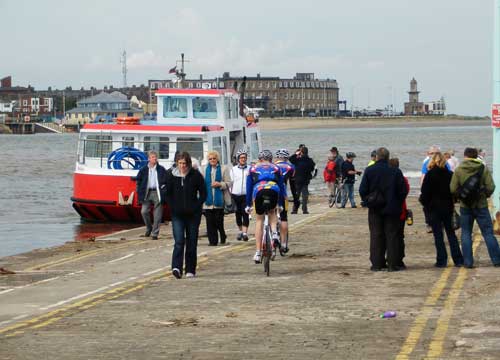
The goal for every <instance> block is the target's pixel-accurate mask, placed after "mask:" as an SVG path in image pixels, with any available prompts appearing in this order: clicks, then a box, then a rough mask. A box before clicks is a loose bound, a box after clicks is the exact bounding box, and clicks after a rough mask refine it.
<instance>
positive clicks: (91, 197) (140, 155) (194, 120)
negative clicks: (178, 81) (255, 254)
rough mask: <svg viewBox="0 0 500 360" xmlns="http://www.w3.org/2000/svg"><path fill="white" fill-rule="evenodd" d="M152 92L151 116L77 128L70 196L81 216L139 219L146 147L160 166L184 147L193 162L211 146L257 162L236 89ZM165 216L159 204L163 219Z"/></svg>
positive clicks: (255, 135)
mask: <svg viewBox="0 0 500 360" xmlns="http://www.w3.org/2000/svg"><path fill="white" fill-rule="evenodd" d="M155 95H156V97H157V119H156V121H151V120H140V119H138V118H132V117H126V118H117V119H116V120H115V122H113V123H88V124H85V125H84V126H83V128H82V129H81V131H80V137H79V143H78V151H77V162H76V168H75V172H74V184H73V185H74V191H73V196H72V197H71V200H72V202H73V208H74V209H75V211H76V212H77V213H78V214H79V215H80V216H81V218H82V219H84V220H88V221H98V222H114V221H122V222H142V217H141V213H140V210H141V205H140V204H139V202H138V199H137V193H136V182H135V177H136V176H137V173H138V171H139V169H140V168H141V167H142V166H145V165H146V164H147V152H148V151H150V150H155V151H156V152H157V153H158V158H159V159H158V160H159V163H160V164H161V165H162V166H164V167H165V168H166V169H168V168H170V167H171V166H172V165H173V159H174V156H175V153H176V152H177V151H181V152H182V151H187V152H188V153H189V154H190V155H191V157H192V158H193V164H195V165H205V164H207V162H208V161H207V153H208V152H209V151H211V150H216V151H218V152H219V154H220V156H221V163H222V164H225V165H231V163H233V162H234V160H235V154H236V151H237V150H238V149H240V148H246V149H247V150H248V158H249V162H251V161H257V157H258V153H259V151H260V149H261V146H262V144H261V138H260V131H259V127H258V124H257V123H256V122H255V121H249V120H247V119H246V118H244V117H243V116H241V115H240V105H241V104H242V102H240V94H239V93H238V92H237V91H235V90H219V89H176V88H173V89H171V88H168V89H166V88H165V89H159V90H158V91H157V92H156V94H155ZM169 219H170V211H169V209H168V206H166V205H165V208H164V220H169Z"/></svg>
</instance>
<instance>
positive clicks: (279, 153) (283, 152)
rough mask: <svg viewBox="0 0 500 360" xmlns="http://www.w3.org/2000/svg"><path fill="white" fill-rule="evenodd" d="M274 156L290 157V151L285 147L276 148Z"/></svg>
mask: <svg viewBox="0 0 500 360" xmlns="http://www.w3.org/2000/svg"><path fill="white" fill-rule="evenodd" d="M276 157H277V158H280V159H288V158H289V157H290V153H289V152H288V150H287V149H278V150H277V151H276Z"/></svg>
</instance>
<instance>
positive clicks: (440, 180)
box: [420, 152, 464, 267]
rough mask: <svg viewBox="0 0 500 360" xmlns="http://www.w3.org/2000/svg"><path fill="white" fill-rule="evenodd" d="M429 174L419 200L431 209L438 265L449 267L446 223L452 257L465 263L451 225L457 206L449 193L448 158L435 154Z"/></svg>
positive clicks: (430, 164) (429, 167)
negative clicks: (444, 234) (444, 232)
mask: <svg viewBox="0 0 500 360" xmlns="http://www.w3.org/2000/svg"><path fill="white" fill-rule="evenodd" d="M428 169H429V171H428V173H427V174H426V175H425V178H424V182H423V183H422V189H421V195H420V202H421V203H422V205H423V206H424V207H426V208H428V209H429V212H430V215H431V216H430V218H431V226H432V232H433V234H434V244H435V245H436V264H435V266H436V267H446V265H447V262H448V254H447V253H446V246H445V244H444V237H443V226H444V229H445V231H446V236H447V237H448V242H449V243H450V251H451V257H452V259H453V262H454V263H455V266H462V265H463V263H464V258H463V256H462V252H461V251H460V247H459V245H458V239H457V236H456V235H455V231H454V230H453V227H452V225H451V219H452V216H453V211H454V205H453V198H452V195H451V192H450V182H451V177H452V173H451V172H450V171H449V170H448V169H447V168H446V159H445V158H444V156H443V154H441V153H440V152H437V153H435V154H434V155H433V156H432V158H431V160H430V161H429V165H428Z"/></svg>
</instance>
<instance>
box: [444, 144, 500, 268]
mask: <svg viewBox="0 0 500 360" xmlns="http://www.w3.org/2000/svg"><path fill="white" fill-rule="evenodd" d="M472 176H476V177H477V178H479V186H478V188H476V187H473V186H472V185H471V181H468V180H469V179H470V178H471V177H472ZM465 190H468V192H469V193H470V196H465V194H464V191H465ZM494 190H495V183H494V182H493V178H492V177H491V172H490V171H489V169H488V167H487V166H486V165H484V164H483V162H482V161H481V160H479V159H478V151H477V149H476V148H469V147H468V148H466V149H465V150H464V161H462V163H461V164H460V165H459V166H458V167H457V169H456V170H455V172H454V173H453V176H452V178H451V183H450V191H451V193H452V194H453V195H455V196H457V197H458V198H460V226H461V228H462V236H461V240H462V253H463V257H464V266H465V267H466V268H473V267H474V254H473V253H472V225H473V224H474V220H476V222H477V224H478V225H479V229H481V235H483V238H484V241H485V242H486V247H487V248H488V254H489V255H490V259H491V262H492V263H493V265H495V266H500V247H499V246H498V241H497V239H496V237H495V235H494V233H493V223H492V221H491V216H490V212H489V211H488V198H489V197H490V196H491V195H492V194H493V191H494Z"/></svg>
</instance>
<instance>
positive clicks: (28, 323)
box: [0, 212, 329, 337]
mask: <svg viewBox="0 0 500 360" xmlns="http://www.w3.org/2000/svg"><path fill="white" fill-rule="evenodd" d="M327 215H329V213H328V212H327V213H323V214H320V215H315V216H312V217H311V218H308V219H307V220H305V221H302V222H300V223H299V224H294V225H292V226H291V227H293V230H296V229H298V228H300V227H302V226H305V225H307V224H310V223H312V222H314V221H317V220H319V219H322V218H324V217H325V216H327ZM253 240H255V238H253ZM125 245H130V243H128V244H123V246H125ZM116 248H117V247H114V248H113V249H116ZM249 248H252V243H251V242H248V243H243V244H239V245H234V246H228V247H221V248H220V249H217V250H215V251H213V252H212V253H211V254H213V255H216V256H219V255H221V254H224V253H228V252H240V251H245V250H248V249H249ZM110 250H112V249H110ZM96 251H97V250H96ZM94 254H95V252H93V253H90V252H89V253H86V254H82V255H85V256H92V255H94ZM82 257H83V256H80V257H77V256H75V257H73V258H70V259H62V260H61V261H59V262H58V261H54V262H52V263H47V264H43V265H38V266H37V267H36V268H37V269H39V268H42V267H48V266H55V265H60V264H62V263H63V262H62V261H63V260H66V261H64V263H66V262H70V261H76V260H79V259H81V258H82ZM211 260H212V259H210V258H208V257H201V258H200V259H199V260H198V265H202V264H204V263H207V262H210V261H211ZM162 278H167V279H171V278H172V275H171V273H170V272H163V273H161V274H158V275H152V276H149V277H146V278H144V279H141V280H138V281H135V282H134V283H132V284H129V285H127V286H121V287H116V288H113V289H110V290H108V291H106V292H104V293H101V294H97V295H93V296H90V297H87V298H85V299H83V300H80V301H77V302H75V303H71V304H69V305H66V306H63V307H61V308H59V309H57V310H54V311H50V312H47V313H44V314H42V315H39V316H36V317H33V318H31V319H29V320H25V321H21V322H18V323H15V324H13V325H11V326H7V327H4V328H1V329H0V335H4V336H5V337H13V336H17V335H21V334H24V333H25V332H26V331H28V330H33V329H40V328H43V327H46V326H48V325H51V324H53V323H55V322H57V321H59V320H61V319H64V318H67V317H69V316H72V315H74V314H77V313H79V312H82V311H85V310H88V309H91V308H93V307H95V306H97V305H99V304H102V303H104V302H107V301H110V300H113V299H116V298H119V297H121V296H124V295H127V294H130V293H132V292H135V291H138V290H141V289H143V288H144V287H146V286H147V285H148V284H150V283H153V282H155V281H158V280H160V279H162Z"/></svg>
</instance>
